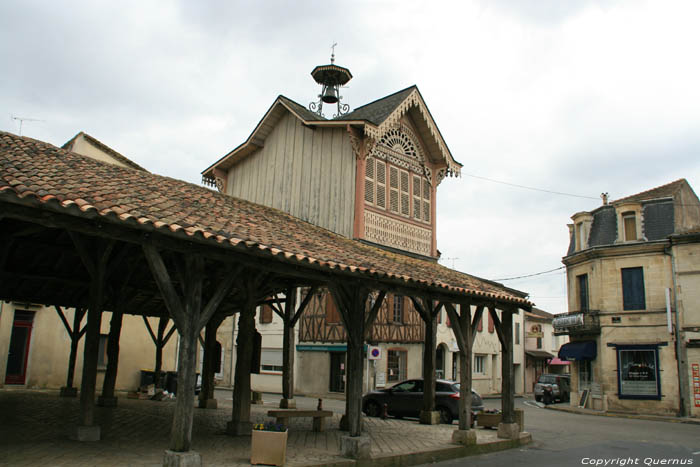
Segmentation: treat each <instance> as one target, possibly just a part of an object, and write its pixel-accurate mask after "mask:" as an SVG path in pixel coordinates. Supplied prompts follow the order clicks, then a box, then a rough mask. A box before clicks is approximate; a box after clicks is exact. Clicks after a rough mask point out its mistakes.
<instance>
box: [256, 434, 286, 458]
mask: <svg viewBox="0 0 700 467" xmlns="http://www.w3.org/2000/svg"><path fill="white" fill-rule="evenodd" d="M288 432H289V430H285V431H263V430H253V434H252V440H251V444H250V463H251V464H267V465H284V462H285V459H286V457H287V433H288Z"/></svg>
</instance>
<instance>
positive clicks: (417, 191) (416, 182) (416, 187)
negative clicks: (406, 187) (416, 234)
mask: <svg viewBox="0 0 700 467" xmlns="http://www.w3.org/2000/svg"><path fill="white" fill-rule="evenodd" d="M421 187H422V184H421V179H420V177H419V176H418V175H414V176H413V218H414V219H416V220H420V218H421V210H422V209H423V208H422V204H423V199H422V198H421V196H420V195H421Z"/></svg>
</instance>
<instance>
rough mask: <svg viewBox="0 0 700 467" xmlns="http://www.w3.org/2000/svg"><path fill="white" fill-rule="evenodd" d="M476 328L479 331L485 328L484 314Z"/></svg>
mask: <svg viewBox="0 0 700 467" xmlns="http://www.w3.org/2000/svg"><path fill="white" fill-rule="evenodd" d="M476 330H477V331H479V332H481V331H483V330H484V315H483V314H482V315H481V316H480V317H479V324H477V325H476Z"/></svg>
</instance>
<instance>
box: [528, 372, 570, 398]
mask: <svg viewBox="0 0 700 467" xmlns="http://www.w3.org/2000/svg"><path fill="white" fill-rule="evenodd" d="M545 388H547V389H548V390H551V392H552V398H553V399H554V400H558V401H568V400H569V396H570V394H571V380H570V379H569V375H554V374H543V375H540V377H539V379H538V380H537V383H536V384H535V400H536V401H537V402H542V401H543V400H544V392H545ZM552 402H553V401H552Z"/></svg>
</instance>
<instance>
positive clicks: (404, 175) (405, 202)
mask: <svg viewBox="0 0 700 467" xmlns="http://www.w3.org/2000/svg"><path fill="white" fill-rule="evenodd" d="M399 172H400V174H401V183H400V186H399V188H400V189H401V215H402V216H406V217H408V216H410V215H411V213H410V211H409V209H410V207H409V203H410V200H411V198H410V196H409V194H408V193H409V192H408V172H406V171H405V170H401V171H399Z"/></svg>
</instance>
